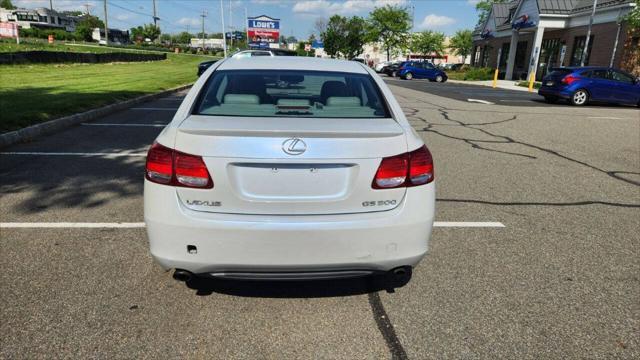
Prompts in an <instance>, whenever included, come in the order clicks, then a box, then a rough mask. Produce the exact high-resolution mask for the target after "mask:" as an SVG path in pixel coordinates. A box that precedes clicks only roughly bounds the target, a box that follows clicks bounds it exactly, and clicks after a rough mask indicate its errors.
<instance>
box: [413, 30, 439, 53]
mask: <svg viewBox="0 0 640 360" xmlns="http://www.w3.org/2000/svg"><path fill="white" fill-rule="evenodd" d="M444 39H445V37H444V33H441V32H437V31H431V30H426V31H423V32H420V33H417V34H415V35H414V36H413V38H412V39H411V50H412V51H413V52H415V53H418V54H421V55H430V54H432V53H436V54H442V53H443V52H444Z"/></svg>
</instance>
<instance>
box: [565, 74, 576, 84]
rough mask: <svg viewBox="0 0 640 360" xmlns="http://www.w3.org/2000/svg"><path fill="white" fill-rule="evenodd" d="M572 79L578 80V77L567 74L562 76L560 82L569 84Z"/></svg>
mask: <svg viewBox="0 0 640 360" xmlns="http://www.w3.org/2000/svg"><path fill="white" fill-rule="evenodd" d="M574 81H578V78H577V77H575V76H573V75H571V74H569V75H567V76H565V77H563V78H562V83H563V84H567V85H571V83H573V82H574Z"/></svg>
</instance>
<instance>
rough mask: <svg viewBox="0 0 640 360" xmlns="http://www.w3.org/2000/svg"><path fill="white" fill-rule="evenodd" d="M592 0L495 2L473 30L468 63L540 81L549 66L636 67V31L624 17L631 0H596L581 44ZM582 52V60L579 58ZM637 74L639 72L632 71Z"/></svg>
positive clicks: (502, 74) (514, 77) (633, 68)
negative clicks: (593, 11)
mask: <svg viewBox="0 0 640 360" xmlns="http://www.w3.org/2000/svg"><path fill="white" fill-rule="evenodd" d="M593 5H594V0H514V1H511V2H507V3H501V4H493V6H492V9H491V11H490V13H489V16H488V17H487V20H486V21H485V22H484V23H482V24H480V25H479V26H478V27H477V28H476V30H475V31H474V47H473V51H472V54H471V63H472V65H474V66H482V67H492V68H498V69H499V70H500V77H501V78H505V79H509V80H511V79H528V77H529V74H530V73H532V72H535V77H536V79H538V80H540V79H541V78H542V77H543V76H544V75H545V74H546V73H547V72H548V71H549V69H551V68H552V67H559V66H580V65H582V64H584V65H585V66H588V65H591V66H612V67H615V68H621V69H623V70H626V71H629V72H638V71H640V68H639V65H638V64H634V62H633V61H625V59H629V58H637V54H635V53H636V52H638V51H640V50H638V49H640V46H639V44H638V41H639V39H640V36H639V35H640V34H639V33H638V32H637V31H636V32H635V33H633V32H630V31H627V30H628V29H627V26H626V24H625V22H624V21H622V19H623V18H624V16H626V15H627V14H628V13H629V12H630V11H631V10H632V9H633V8H634V7H635V1H634V0H598V1H596V10H595V14H594V16H593V25H592V28H591V36H590V39H589V42H588V46H587V49H586V52H585V51H584V50H585V44H586V43H587V41H586V36H587V31H588V25H589V21H590V18H591V14H592V10H593ZM583 57H584V59H583ZM636 75H638V74H636Z"/></svg>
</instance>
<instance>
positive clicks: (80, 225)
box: [0, 222, 145, 229]
mask: <svg viewBox="0 0 640 360" xmlns="http://www.w3.org/2000/svg"><path fill="white" fill-rule="evenodd" d="M143 227H145V224H144V223H143V222H140V223H86V222H54V223H0V228H6V229H9V228H27V229H32V228H99V229H104V228H126V229H131V228H143Z"/></svg>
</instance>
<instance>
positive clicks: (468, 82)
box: [447, 79, 529, 92]
mask: <svg viewBox="0 0 640 360" xmlns="http://www.w3.org/2000/svg"><path fill="white" fill-rule="evenodd" d="M447 82H449V83H452V84H462V85H475V86H484V87H489V88H493V86H492V85H491V84H480V83H477V82H473V81H465V80H451V79H449V80H447ZM496 88H498V89H502V90H513V91H527V92H528V91H529V89H528V88H526V87H522V86H517V85H513V87H503V86H500V85H499V84H498V86H497V87H496Z"/></svg>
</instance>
